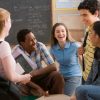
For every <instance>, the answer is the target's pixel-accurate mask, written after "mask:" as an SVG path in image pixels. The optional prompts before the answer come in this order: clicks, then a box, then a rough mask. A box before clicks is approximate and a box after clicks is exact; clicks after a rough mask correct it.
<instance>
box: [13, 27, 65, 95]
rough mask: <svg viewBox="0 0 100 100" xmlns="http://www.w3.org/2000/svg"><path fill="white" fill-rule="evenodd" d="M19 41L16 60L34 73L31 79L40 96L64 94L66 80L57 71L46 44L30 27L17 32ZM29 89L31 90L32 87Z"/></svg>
mask: <svg viewBox="0 0 100 100" xmlns="http://www.w3.org/2000/svg"><path fill="white" fill-rule="evenodd" d="M17 41H18V43H19V44H18V45H16V46H15V47H14V48H13V50H12V54H13V56H14V58H15V59H16V61H18V62H19V64H20V65H22V67H23V69H24V70H25V73H29V72H30V74H31V75H32V80H31V81H32V82H34V84H35V86H36V87H34V88H36V91H37V92H38V94H39V95H38V96H42V95H46V93H47V92H48V94H62V93H63V90H64V80H63V77H62V76H61V75H60V73H59V72H57V70H56V65H55V63H54V60H53V58H52V57H51V55H50V53H49V51H48V50H47V48H46V46H45V45H44V44H43V43H41V42H38V41H37V39H36V37H35V36H34V34H33V33H32V31H31V30H29V29H22V30H20V31H19V32H18V33H17ZM22 61H24V62H22ZM43 63H45V64H43ZM27 65H28V66H27ZM45 65H46V66H45ZM44 66H45V67H44ZM58 83H60V84H58ZM29 91H30V92H31V88H29ZM30 92H29V93H30ZM33 94H34V93H33Z"/></svg>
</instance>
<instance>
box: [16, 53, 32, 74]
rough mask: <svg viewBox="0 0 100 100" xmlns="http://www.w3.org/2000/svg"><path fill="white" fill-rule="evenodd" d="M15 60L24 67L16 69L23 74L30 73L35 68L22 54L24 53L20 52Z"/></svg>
mask: <svg viewBox="0 0 100 100" xmlns="http://www.w3.org/2000/svg"><path fill="white" fill-rule="evenodd" d="M15 60H16V62H17V63H18V64H19V65H20V66H17V67H22V68H16V69H17V70H16V71H18V72H21V74H25V73H29V72H31V71H32V70H33V69H32V67H31V66H30V64H29V63H28V62H27V61H26V59H25V58H24V57H23V56H22V54H20V55H19V56H18V57H17V58H16V59H15ZM19 70H21V71H19Z"/></svg>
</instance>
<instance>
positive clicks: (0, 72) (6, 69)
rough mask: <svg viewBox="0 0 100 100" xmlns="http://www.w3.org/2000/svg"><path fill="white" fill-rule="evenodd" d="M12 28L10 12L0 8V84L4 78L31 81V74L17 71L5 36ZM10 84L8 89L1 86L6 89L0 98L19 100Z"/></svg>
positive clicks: (6, 79) (24, 81)
mask: <svg viewBox="0 0 100 100" xmlns="http://www.w3.org/2000/svg"><path fill="white" fill-rule="evenodd" d="M10 28H11V18H10V12H9V11H7V10H6V9H3V8H0V77H1V78H0V85H1V82H2V81H3V80H4V81H12V82H13V83H14V84H15V83H18V82H20V83H22V84H26V83H28V82H29V81H30V79H31V75H30V74H25V75H19V74H17V73H16V72H15V67H16V62H15V60H14V58H13V56H12V54H11V48H10V45H9V43H8V42H7V41H5V38H6V37H7V36H8V35H9V30H10ZM4 81H3V82H4ZM7 83H8V82H7ZM2 84H3V83H2ZM10 86H11V85H9V89H8V90H7V89H6V88H5V87H3V86H0V91H1V89H2V90H3V91H4V92H2V93H5V94H2V93H1V92H0V94H1V95H0V99H2V100H4V99H5V98H7V100H19V97H17V98H16V97H14V94H13V93H12V92H11V91H10Z"/></svg>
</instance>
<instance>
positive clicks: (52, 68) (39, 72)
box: [30, 63, 57, 78]
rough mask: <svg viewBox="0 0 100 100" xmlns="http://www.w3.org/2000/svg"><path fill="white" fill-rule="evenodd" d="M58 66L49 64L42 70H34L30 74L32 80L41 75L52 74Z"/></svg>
mask: <svg viewBox="0 0 100 100" xmlns="http://www.w3.org/2000/svg"><path fill="white" fill-rule="evenodd" d="M56 70H57V69H56V64H55V63H53V64H49V65H47V66H46V67H44V68H41V69H38V70H33V71H31V72H30V74H31V76H32V78H33V77H37V76H41V75H45V74H49V73H51V72H52V71H56Z"/></svg>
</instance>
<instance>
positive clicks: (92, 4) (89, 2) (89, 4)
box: [78, 0, 100, 14]
mask: <svg viewBox="0 0 100 100" xmlns="http://www.w3.org/2000/svg"><path fill="white" fill-rule="evenodd" d="M81 9H87V10H89V12H90V13H91V14H95V12H96V11H97V10H98V11H99V10H100V2H99V1H98V0H84V1H82V2H81V3H80V4H79V6H78V10H81Z"/></svg>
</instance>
